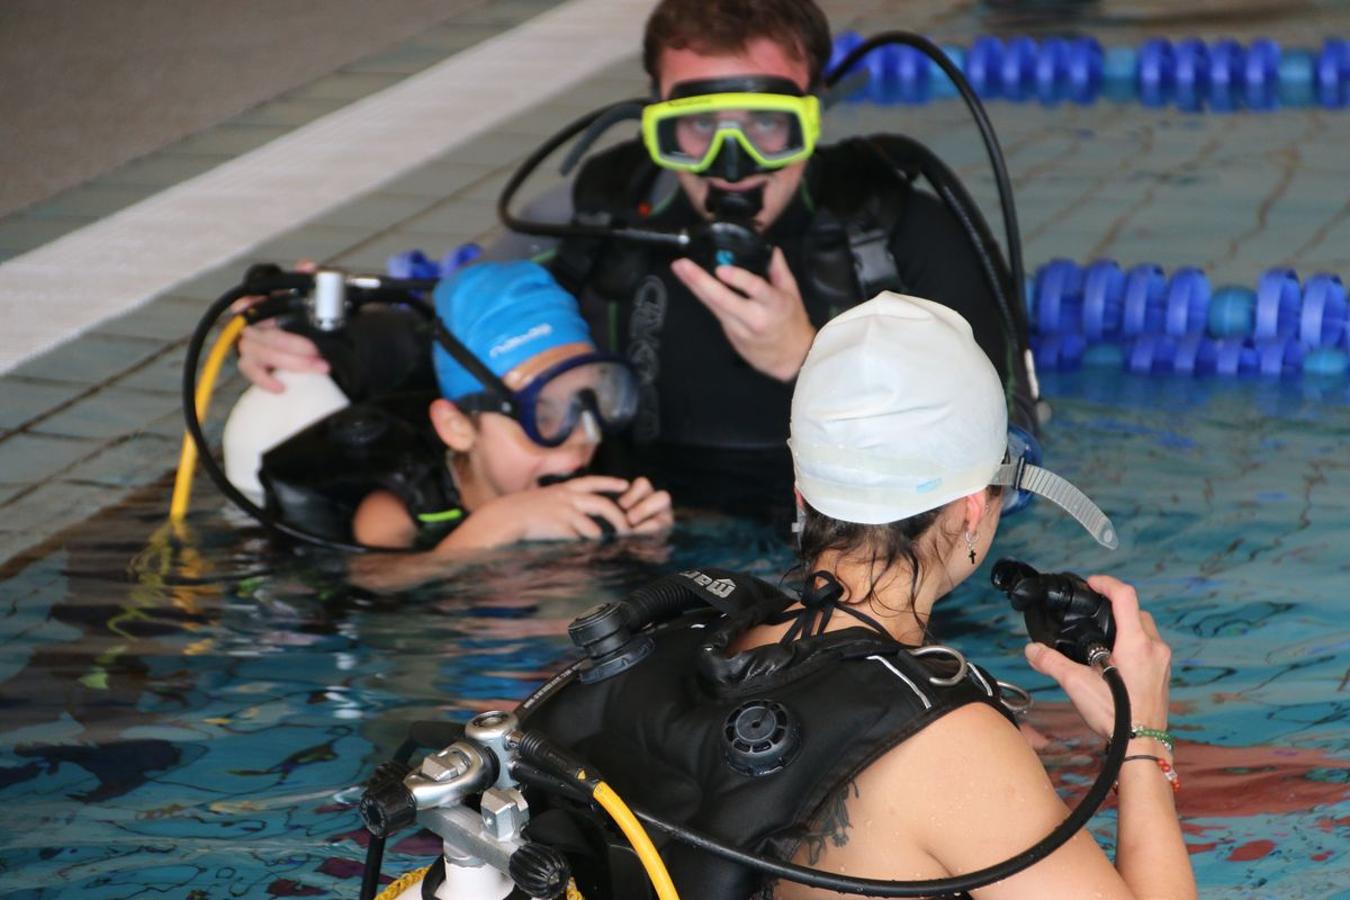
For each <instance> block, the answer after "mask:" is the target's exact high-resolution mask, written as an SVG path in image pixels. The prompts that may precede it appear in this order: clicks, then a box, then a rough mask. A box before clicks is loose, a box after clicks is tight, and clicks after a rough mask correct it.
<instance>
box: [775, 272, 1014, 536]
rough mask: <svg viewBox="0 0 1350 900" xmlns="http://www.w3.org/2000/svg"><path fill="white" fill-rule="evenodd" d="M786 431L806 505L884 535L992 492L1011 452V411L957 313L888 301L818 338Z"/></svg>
mask: <svg viewBox="0 0 1350 900" xmlns="http://www.w3.org/2000/svg"><path fill="white" fill-rule="evenodd" d="M791 430H792V437H791V439H790V440H789V441H788V444H789V446H790V447H791V448H792V461H793V467H794V470H795V473H796V483H797V490H799V491H801V494H802V497H803V498H804V499H805V500H806V502H807V503H809V504H811V506H812V507H814V508H815V509H817V510H819V511H820V512H822V513H824V514H825V515H827V516H829V517H830V518H832V519H838V520H840V521H844V522H857V523H861V524H865V525H879V524H883V523H886V522H894V521H897V520H899V519H907V518H909V517H910V516H913V515H917V514H919V513H921V512H926V511H927V510H930V509H935V508H937V507H939V506H942V505H944V504H946V503H950V502H951V501H952V500H955V499H957V498H958V497H964V496H966V495H968V494H973V493H975V492H976V491H979V490H980V489H982V488H984V487H986V486H987V485H988V484H989V483H990V480H991V478H992V477H993V475H994V473H995V471H996V470H997V469H998V468H999V464H1000V463H1001V462H1002V461H1003V455H1004V453H1005V452H1006V450H1007V442H1008V412H1007V403H1006V401H1005V400H1004V397H1003V386H1002V384H1001V383H1000V382H999V377H998V373H997V372H996V371H995V370H994V367H993V365H992V364H991V363H990V362H989V358H988V357H987V356H985V354H984V351H983V350H981V349H980V346H979V344H977V343H975V338H974V336H973V335H972V334H971V330H970V325H969V323H967V322H966V320H965V319H963V318H962V317H961V316H960V314H958V313H956V312H955V311H953V310H951V309H949V308H947V307H945V306H943V305H941V304H939V303H934V302H932V301H931V300H921V299H919V298H918V297H906V296H903V295H901V294H895V293H892V292H890V291H886V292H883V293H881V294H879V295H878V296H877V297H875V298H874V299H872V300H869V301H868V302H866V303H863V304H860V305H858V306H856V307H854V308H853V309H851V310H849V311H848V312H845V313H844V314H842V315H840V316H838V317H837V318H835V319H833V320H831V321H830V322H829V323H828V324H827V325H825V327H824V328H822V329H820V333H819V334H817V335H816V339H815V343H813V344H812V345H811V350H810V352H809V353H808V354H807V355H806V361H805V363H803V364H802V369H801V372H800V374H798V376H797V388H796V391H795V392H794V394H793V396H792V427H791Z"/></svg>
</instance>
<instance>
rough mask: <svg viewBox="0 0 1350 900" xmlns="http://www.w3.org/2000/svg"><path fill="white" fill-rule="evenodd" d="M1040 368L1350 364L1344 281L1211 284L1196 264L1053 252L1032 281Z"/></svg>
mask: <svg viewBox="0 0 1350 900" xmlns="http://www.w3.org/2000/svg"><path fill="white" fill-rule="evenodd" d="M1026 302H1027V305H1028V318H1029V320H1030V322H1031V331H1032V335H1031V341H1032V347H1033V349H1034V351H1035V354H1036V363H1037V365H1038V366H1039V367H1040V368H1042V369H1043V370H1066V369H1076V368H1078V367H1080V366H1088V367H1119V368H1123V369H1125V370H1127V371H1130V372H1136V373H1139V374H1167V373H1175V374H1183V375H1266V376H1293V375H1298V374H1307V375H1321V376H1328V375H1329V376H1339V375H1343V374H1345V373H1346V372H1347V371H1348V370H1350V330H1348V329H1347V314H1348V313H1350V309H1348V304H1347V297H1346V288H1345V285H1344V284H1343V283H1342V281H1341V278H1340V277H1339V276H1337V275H1332V274H1328V273H1319V274H1316V275H1313V276H1311V277H1309V278H1308V279H1307V280H1300V278H1299V276H1298V273H1297V272H1295V271H1294V270H1293V269H1289V268H1282V267H1281V268H1273V269H1269V270H1267V271H1266V272H1265V274H1264V275H1262V276H1261V278H1260V279H1259V280H1258V281H1257V284H1256V286H1255V288H1252V287H1245V286H1238V285H1229V286H1224V287H1220V288H1217V289H1215V288H1212V287H1211V285H1210V280H1209V277H1208V276H1207V275H1206V274H1205V273H1204V272H1202V271H1201V270H1200V269H1198V268H1194V267H1191V266H1183V267H1181V268H1178V269H1175V270H1173V271H1172V272H1171V273H1170V274H1169V273H1167V272H1165V271H1164V270H1163V269H1162V267H1161V266H1158V265H1156V264H1154V263H1142V264H1139V265H1136V266H1133V267H1131V268H1128V269H1126V268H1124V267H1122V266H1121V265H1120V264H1119V263H1117V262H1115V261H1114V260H1109V259H1100V260H1097V261H1095V262H1093V263H1091V264H1089V265H1087V266H1080V265H1079V264H1077V263H1075V262H1073V261H1072V260H1067V259H1055V260H1052V261H1050V262H1049V263H1047V264H1045V265H1043V266H1041V267H1040V269H1038V270H1037V272H1036V274H1035V276H1034V278H1033V279H1032V280H1031V282H1030V283H1029V284H1028V286H1027V294H1026Z"/></svg>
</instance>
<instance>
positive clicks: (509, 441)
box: [441, 343, 599, 504]
mask: <svg viewBox="0 0 1350 900" xmlns="http://www.w3.org/2000/svg"><path fill="white" fill-rule="evenodd" d="M593 352H595V348H594V347H592V346H591V345H590V344H588V343H575V344H564V345H562V346H559V347H554V348H552V349H550V350H546V351H545V352H543V353H540V354H537V355H535V356H533V357H531V358H530V359H528V360H526V361H525V362H523V363H521V364H520V365H519V366H517V367H516V368H514V369H512V370H511V371H510V372H507V373H506V374H505V375H503V376H502V381H503V382H505V383H506V386H507V387H509V388H510V389H511V390H513V391H518V390H521V389H523V388H524V387H526V386H527V385H528V384H530V382H531V381H533V380H534V378H535V377H536V376H537V375H538V374H539V373H541V372H543V371H545V370H546V369H550V368H553V367H554V366H557V365H558V364H560V363H562V362H565V361H567V360H569V359H572V358H574V357H576V356H581V355H584V354H590V353H593ZM592 376H593V372H592V370H591V369H590V368H588V367H584V366H583V367H579V368H576V369H571V370H568V371H567V372H564V373H562V375H560V376H559V379H570V380H571V381H573V382H576V383H575V384H574V385H573V384H568V385H567V387H569V388H574V389H575V390H578V391H579V390H582V389H584V388H586V387H594V386H593V385H590V384H587V383H586V379H587V378H588V377H592ZM459 415H462V413H460V414H459ZM587 416H588V417H589V414H587ZM474 431H475V433H474V434H473V436H472V441H471V443H467V444H466V443H464V442H458V441H457V440H456V439H455V438H454V437H453V436H451V435H448V434H446V433H444V432H442V434H441V438H442V440H444V441H445V442H446V444H447V445H449V446H450V447H451V448H452V449H454V450H456V451H458V452H460V453H461V454H463V455H464V456H466V457H467V459H468V472H467V473H465V474H466V476H467V478H468V480H469V481H470V482H472V487H470V485H469V484H464V485H461V488H463V489H465V490H471V491H472V492H473V494H474V500H476V502H477V503H478V504H482V503H485V502H487V501H489V500H494V499H496V498H497V497H503V496H506V495H507V494H514V493H518V492H520V491H524V490H529V489H531V488H534V487H538V486H539V482H540V479H542V478H545V477H546V476H551V475H552V476H556V475H567V474H570V473H572V472H575V471H577V470H578V469H584V468H585V467H586V466H588V465H590V462H591V458H592V457H593V456H595V448H596V446H597V445H598V443H599V432H598V429H597V428H596V427H595V426H594V424H593V423H587V422H584V421H583V422H579V423H578V424H577V426H576V427H575V428H573V430H572V433H571V435H569V436H568V438H567V440H566V441H564V442H563V443H562V444H560V445H559V446H557V447H541V446H540V445H538V444H536V443H535V442H534V441H532V440H531V439H530V437H529V435H527V434H526V433H525V429H523V428H521V427H520V423H519V422H517V421H516V420H515V419H512V418H511V417H510V416H505V415H502V414H500V413H490V412H489V413H482V414H480V415H479V416H478V418H477V423H476V426H475V428H474ZM457 443H458V445H457Z"/></svg>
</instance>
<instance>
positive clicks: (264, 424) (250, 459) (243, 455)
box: [222, 371, 351, 504]
mask: <svg viewBox="0 0 1350 900" xmlns="http://www.w3.org/2000/svg"><path fill="white" fill-rule="evenodd" d="M275 374H276V377H277V379H278V380H280V381H281V382H282V384H284V385H286V390H285V391H283V392H282V393H280V394H273V393H271V392H270V391H265V390H263V389H262V388H260V387H257V386H254V387H250V388H249V389H248V390H246V391H244V393H243V396H241V397H240V398H239V402H238V403H236V404H235V405H234V408H233V409H231V410H230V417H229V419H227V420H226V421H225V434H224V438H223V440H222V444H223V449H224V454H225V476H226V477H227V478H229V480H230V483H231V484H233V485H234V486H235V487H236V488H238V489H239V490H240V491H242V492H243V493H244V495H245V496H247V497H248V498H249V499H250V500H252V501H253V502H254V503H257V504H261V503H262V502H263V489H262V483H261V482H259V481H258V469H259V468H260V467H261V466H262V456H263V454H264V453H266V452H267V451H268V450H271V449H272V448H273V447H275V446H277V445H278V444H280V443H282V442H283V441H285V440H286V439H287V438H289V437H291V436H292V435H295V434H298V433H299V432H300V431H303V430H304V429H305V428H307V427H308V426H310V425H313V424H314V423H315V422H317V421H319V420H320V419H322V418H324V417H325V416H327V415H330V414H332V413H335V412H337V411H338V410H340V409H343V408H345V407H347V406H349V405H351V401H350V400H348V399H347V395H346V394H344V393H342V389H341V388H339V387H338V386H337V384H335V383H334V382H333V379H331V378H329V377H328V376H327V375H320V374H317V373H313V372H281V371H278V372H276V373H275Z"/></svg>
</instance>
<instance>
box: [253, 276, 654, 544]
mask: <svg viewBox="0 0 1350 900" xmlns="http://www.w3.org/2000/svg"><path fill="white" fill-rule="evenodd" d="M434 303H435V307H436V314H437V317H438V319H439V320H440V325H441V326H443V329H442V331H441V334H440V336H439V337H438V339H437V340H436V341H435V342H434V350H433V365H434V367H435V372H436V378H437V382H438V384H439V388H440V396H439V397H437V398H436V399H434V400H433V401H432V402H431V404H430V407H429V408H427V412H426V414H425V415H427V416H428V418H429V429H421V428H416V427H414V426H413V425H410V424H409V422H418V421H419V420H421V415H422V414H421V413H419V412H417V410H416V409H413V410H412V411H410V412H408V413H406V414H405V415H404V416H400V415H397V414H395V413H393V412H391V411H390V410H391V409H395V408H398V407H399V405H400V403H402V404H403V408H406V407H407V399H406V398H402V399H400V398H387V399H385V400H381V401H367V402H365V403H361V404H358V405H356V406H353V407H349V408H347V409H344V410H341V411H339V412H337V413H335V414H333V415H332V416H329V417H328V418H326V419H324V420H322V421H320V422H319V423H316V424H315V425H313V426H310V427H309V428H307V429H305V431H303V432H301V433H300V434H298V435H296V436H295V437H294V438H292V439H291V440H289V441H287V442H286V443H285V444H283V445H282V446H281V447H278V448H277V449H275V450H273V451H269V452H268V453H267V454H266V456H265V457H264V460H263V466H262V472H261V480H262V482H263V484H264V486H265V488H266V490H267V493H268V495H269V505H273V506H279V507H281V509H280V512H281V513H282V515H283V516H287V515H288V514H290V512H291V509H292V508H293V509H295V510H296V511H297V515H296V516H295V517H297V518H298V517H299V515H300V514H303V511H304V509H305V508H306V507H307V506H308V505H312V504H311V501H310V499H309V497H306V496H305V495H309V496H311V497H312V496H313V495H319V496H320V497H321V498H322V500H323V501H324V503H325V505H326V508H327V509H330V510H331V509H334V508H337V509H345V510H347V515H349V516H351V520H350V534H351V536H352V537H354V538H355V539H356V540H357V541H358V542H360V543H362V544H366V545H369V546H375V547H391V548H407V547H419V548H425V549H428V550H433V549H434V550H436V551H452V550H453V551H461V550H472V549H482V548H487V547H496V546H501V545H504V544H511V543H515V542H517V541H529V540H573V539H598V538H601V537H604V536H606V535H607V534H618V535H628V534H652V533H656V532H659V531H661V530H663V529H666V528H668V527H670V525H671V524H672V522H673V517H672V514H671V503H670V495H669V494H668V493H666V492H665V491H657V490H655V489H653V487H652V485H651V483H650V482H649V481H648V480H647V479H646V478H636V479H633V480H632V481H629V480H627V479H623V478H612V477H607V476H599V475H585V474H581V473H583V472H584V471H585V469H586V467H587V465H588V464H589V463H590V461H591V457H592V456H593V455H594V454H595V449H596V446H597V445H598V443H599V441H600V437H601V433H602V432H604V431H613V430H616V429H620V428H623V427H624V426H626V425H627V424H628V423H629V422H630V421H631V419H632V417H633V412H634V410H635V409H636V406H637V386H636V384H635V380H634V376H633V373H632V371H631V370H630V369H629V368H628V366H627V364H626V363H624V362H623V361H622V360H618V359H616V358H614V357H611V356H608V355H605V354H602V353H599V352H597V350H596V348H595V345H594V344H593V343H591V340H590V336H589V332H588V330H587V327H586V323H585V322H584V321H583V320H582V319H581V317H580V315H579V314H578V313H577V307H576V301H575V300H573V299H572V297H571V295H570V294H568V293H567V292H566V291H564V290H563V289H562V288H561V287H559V286H558V284H557V282H555V281H554V280H553V278H552V276H551V275H549V274H548V272H547V271H545V270H544V269H543V268H541V267H539V266H537V265H535V264H533V263H526V262H516V263H483V264H480V265H477V266H472V267H470V268H468V269H465V270H463V271H461V272H459V273H457V274H456V275H455V276H453V277H452V278H449V279H446V280H445V281H442V282H441V283H440V284H439V285H438V286H437V288H436V291H435V295H434ZM420 396H421V397H422V400H420V401H418V400H416V399H414V400H412V401H411V402H412V403H414V404H417V405H419V406H420V403H424V402H425V395H420ZM422 408H426V407H422ZM421 421H425V420H421ZM432 434H434V438H433V437H432ZM442 445H443V446H442ZM339 447H340V452H338V450H337V448H339ZM442 460H443V461H442ZM316 468H317V469H325V468H329V469H331V470H332V472H330V473H325V474H324V475H323V476H322V477H321V480H322V481H323V482H324V485H319V484H317V483H316V476H313V475H310V474H308V473H311V472H313V471H314V470H315V469H316ZM303 482H309V485H307V486H306V487H304V488H303V489H301V490H298V491H297V490H295V486H296V485H297V484H298V483H303ZM289 497H300V498H301V501H300V502H299V503H294V502H293V503H290V504H288V503H287V499H288V498H289ZM334 500H339V501H340V502H338V503H334ZM288 506H289V507H290V508H288ZM353 508H354V510H355V511H354V515H352V512H351V511H352V509H353Z"/></svg>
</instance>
